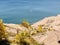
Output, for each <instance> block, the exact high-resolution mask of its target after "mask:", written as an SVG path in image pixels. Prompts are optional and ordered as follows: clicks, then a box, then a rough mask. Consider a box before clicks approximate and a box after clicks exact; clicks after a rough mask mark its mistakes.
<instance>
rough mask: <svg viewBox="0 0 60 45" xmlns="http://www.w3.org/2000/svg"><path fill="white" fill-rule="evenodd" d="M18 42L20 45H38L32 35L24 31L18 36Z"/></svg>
mask: <svg viewBox="0 0 60 45" xmlns="http://www.w3.org/2000/svg"><path fill="white" fill-rule="evenodd" d="M16 41H18V42H19V44H20V45H38V43H37V42H36V41H35V40H34V39H33V38H32V37H31V35H30V33H28V32H26V31H24V32H20V33H19V34H17V35H16Z"/></svg>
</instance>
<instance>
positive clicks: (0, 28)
mask: <svg viewBox="0 0 60 45" xmlns="http://www.w3.org/2000/svg"><path fill="white" fill-rule="evenodd" d="M3 38H5V26H4V24H3V20H1V19H0V40H2V39H3Z"/></svg>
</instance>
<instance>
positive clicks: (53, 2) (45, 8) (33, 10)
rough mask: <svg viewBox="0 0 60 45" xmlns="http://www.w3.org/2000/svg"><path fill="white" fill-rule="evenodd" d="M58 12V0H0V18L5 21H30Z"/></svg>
mask: <svg viewBox="0 0 60 45" xmlns="http://www.w3.org/2000/svg"><path fill="white" fill-rule="evenodd" d="M57 14H60V0H0V18H2V19H3V20H4V22H5V23H21V22H22V20H23V19H26V20H28V21H29V22H30V23H34V22H37V21H39V20H41V19H43V18H44V17H48V16H53V15H57Z"/></svg>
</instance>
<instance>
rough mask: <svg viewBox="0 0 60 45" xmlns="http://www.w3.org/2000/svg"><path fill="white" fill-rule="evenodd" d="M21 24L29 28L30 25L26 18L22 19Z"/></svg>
mask: <svg viewBox="0 0 60 45" xmlns="http://www.w3.org/2000/svg"><path fill="white" fill-rule="evenodd" d="M22 25H23V26H24V27H26V28H31V25H30V23H29V22H28V21H27V20H23V22H22Z"/></svg>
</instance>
